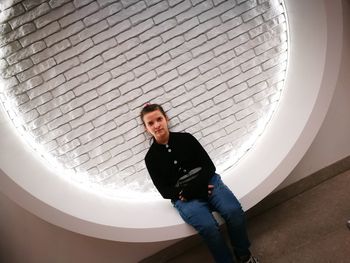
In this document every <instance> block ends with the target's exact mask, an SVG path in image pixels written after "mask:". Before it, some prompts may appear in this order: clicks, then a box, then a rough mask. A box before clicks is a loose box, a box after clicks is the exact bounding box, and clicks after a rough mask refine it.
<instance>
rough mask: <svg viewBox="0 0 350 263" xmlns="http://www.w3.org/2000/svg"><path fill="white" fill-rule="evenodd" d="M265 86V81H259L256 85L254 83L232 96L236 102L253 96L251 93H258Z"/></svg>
mask: <svg viewBox="0 0 350 263" xmlns="http://www.w3.org/2000/svg"><path fill="white" fill-rule="evenodd" d="M266 88H267V83H266V82H260V83H258V84H257V85H255V86H253V87H251V88H249V89H246V90H245V91H243V92H241V93H240V94H237V95H235V96H234V97H233V99H234V101H235V102H236V103H238V102H240V101H242V100H245V99H247V98H249V97H253V95H255V94H256V93H258V92H260V91H262V90H264V89H266Z"/></svg>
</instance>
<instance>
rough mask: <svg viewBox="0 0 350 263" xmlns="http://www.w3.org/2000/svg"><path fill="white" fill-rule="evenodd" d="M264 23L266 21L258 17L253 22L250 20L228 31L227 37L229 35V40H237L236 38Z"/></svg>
mask: <svg viewBox="0 0 350 263" xmlns="http://www.w3.org/2000/svg"><path fill="white" fill-rule="evenodd" d="M263 22H264V21H263V19H262V18H261V16H258V17H256V18H254V19H252V20H249V21H248V22H247V23H243V24H241V25H239V26H237V27H235V28H233V29H232V30H230V31H228V32H227V35H228V37H229V39H232V38H235V37H237V36H239V35H241V34H243V33H245V32H247V31H248V30H250V29H252V28H254V27H257V26H259V25H261V24H262V23H263Z"/></svg>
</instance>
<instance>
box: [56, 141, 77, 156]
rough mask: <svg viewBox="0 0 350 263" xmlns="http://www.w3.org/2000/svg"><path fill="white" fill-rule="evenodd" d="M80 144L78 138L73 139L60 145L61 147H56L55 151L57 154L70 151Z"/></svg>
mask: <svg viewBox="0 0 350 263" xmlns="http://www.w3.org/2000/svg"><path fill="white" fill-rule="evenodd" d="M78 146H80V142H79V140H78V139H75V140H73V141H70V142H69V143H66V144H64V145H62V146H61V147H58V149H57V152H58V154H59V155H62V154H66V153H67V152H70V151H72V150H74V149H75V148H77V147H78Z"/></svg>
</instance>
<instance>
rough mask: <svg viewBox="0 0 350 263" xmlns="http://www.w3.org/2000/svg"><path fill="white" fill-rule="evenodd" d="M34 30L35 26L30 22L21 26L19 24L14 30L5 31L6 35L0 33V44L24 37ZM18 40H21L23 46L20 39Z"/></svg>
mask: <svg viewBox="0 0 350 263" xmlns="http://www.w3.org/2000/svg"><path fill="white" fill-rule="evenodd" d="M34 31H35V26H34V24H32V23H28V24H25V25H23V26H20V27H19V28H16V29H15V30H13V31H11V32H9V33H7V34H6V35H0V46H4V45H7V44H8V43H10V42H12V41H15V40H18V39H20V38H21V37H24V36H26V35H28V34H30V33H32V32H34ZM19 41H20V42H21V44H22V46H23V47H25V46H26V45H24V44H23V43H22V39H21V40H19ZM32 43H33V42H32Z"/></svg>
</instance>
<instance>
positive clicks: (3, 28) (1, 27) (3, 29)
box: [0, 23, 12, 35]
mask: <svg viewBox="0 0 350 263" xmlns="http://www.w3.org/2000/svg"><path fill="white" fill-rule="evenodd" d="M11 30H12V29H11V27H10V25H9V24H8V23H5V24H0V34H2V35H4V34H7V33H8V32H10V31H11Z"/></svg>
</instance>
